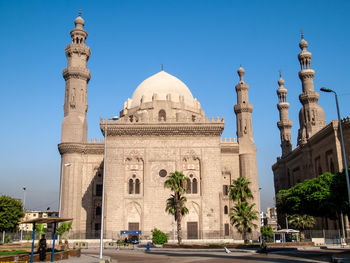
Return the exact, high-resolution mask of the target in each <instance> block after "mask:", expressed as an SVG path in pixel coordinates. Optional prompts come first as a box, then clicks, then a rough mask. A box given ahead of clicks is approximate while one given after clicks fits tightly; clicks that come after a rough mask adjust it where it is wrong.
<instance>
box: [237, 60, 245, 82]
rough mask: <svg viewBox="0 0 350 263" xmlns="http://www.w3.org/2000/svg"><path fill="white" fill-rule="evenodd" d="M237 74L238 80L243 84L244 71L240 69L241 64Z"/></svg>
mask: <svg viewBox="0 0 350 263" xmlns="http://www.w3.org/2000/svg"><path fill="white" fill-rule="evenodd" d="M237 73H238V76H239V78H240V81H241V82H244V80H243V76H244V73H245V70H244V68H242V64H241V65H240V67H239V69H238V70H237Z"/></svg>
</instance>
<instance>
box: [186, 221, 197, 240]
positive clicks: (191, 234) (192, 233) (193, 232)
mask: <svg viewBox="0 0 350 263" xmlns="http://www.w3.org/2000/svg"><path fill="white" fill-rule="evenodd" d="M187 239H198V222H187Z"/></svg>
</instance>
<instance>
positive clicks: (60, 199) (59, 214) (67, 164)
mask: <svg viewBox="0 0 350 263" xmlns="http://www.w3.org/2000/svg"><path fill="white" fill-rule="evenodd" d="M71 165H72V164H71V163H65V164H63V162H62V163H61V175H60V193H59V197H58V198H59V203H58V217H60V216H61V204H62V177H63V168H64V167H69V166H71Z"/></svg>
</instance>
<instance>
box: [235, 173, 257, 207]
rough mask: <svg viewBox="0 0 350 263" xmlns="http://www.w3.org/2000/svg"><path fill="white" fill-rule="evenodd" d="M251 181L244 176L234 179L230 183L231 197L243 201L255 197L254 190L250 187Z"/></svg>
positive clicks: (239, 201)
mask: <svg viewBox="0 0 350 263" xmlns="http://www.w3.org/2000/svg"><path fill="white" fill-rule="evenodd" d="M249 184H250V182H249V181H247V180H246V179H245V178H244V177H239V178H238V179H237V180H233V181H232V185H230V199H231V200H232V201H237V202H238V203H242V202H244V201H246V200H247V199H253V198H254V197H253V194H252V191H251V190H250V188H249Z"/></svg>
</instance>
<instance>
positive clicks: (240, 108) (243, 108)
mask: <svg viewBox="0 0 350 263" xmlns="http://www.w3.org/2000/svg"><path fill="white" fill-rule="evenodd" d="M234 110H235V113H236V114H237V113H242V112H249V113H252V112H253V105H252V104H249V103H248V104H247V103H246V104H236V105H235V107H234Z"/></svg>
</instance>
